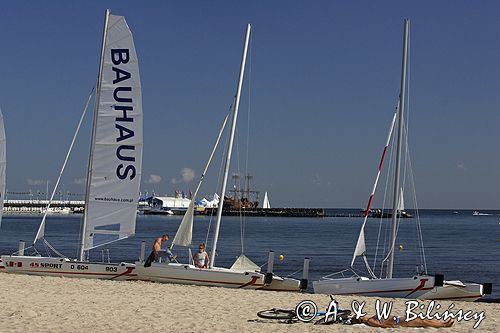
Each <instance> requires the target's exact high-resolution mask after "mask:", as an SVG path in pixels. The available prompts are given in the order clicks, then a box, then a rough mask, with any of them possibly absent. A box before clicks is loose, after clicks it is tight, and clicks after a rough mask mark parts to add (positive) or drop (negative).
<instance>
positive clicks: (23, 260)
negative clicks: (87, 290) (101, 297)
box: [0, 255, 136, 280]
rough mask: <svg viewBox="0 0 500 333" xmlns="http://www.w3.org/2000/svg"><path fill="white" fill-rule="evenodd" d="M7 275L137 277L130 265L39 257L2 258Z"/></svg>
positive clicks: (117, 278) (102, 277)
mask: <svg viewBox="0 0 500 333" xmlns="http://www.w3.org/2000/svg"><path fill="white" fill-rule="evenodd" d="M1 261H2V263H3V267H4V268H3V269H1V270H0V271H4V272H6V273H13V274H28V275H39V276H62V277H70V278H87V279H106V280H133V279H135V277H136V273H135V272H134V270H135V265H134V264H129V263H119V264H116V263H93V262H81V261H76V260H71V259H68V258H51V257H37V256H11V255H4V256H2V257H1Z"/></svg>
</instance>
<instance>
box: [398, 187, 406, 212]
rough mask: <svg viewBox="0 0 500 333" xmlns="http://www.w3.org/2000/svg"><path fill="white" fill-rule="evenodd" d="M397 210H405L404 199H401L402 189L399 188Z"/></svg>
mask: <svg viewBox="0 0 500 333" xmlns="http://www.w3.org/2000/svg"><path fill="white" fill-rule="evenodd" d="M398 210H399V211H400V212H402V211H404V210H405V199H404V197H403V188H401V193H400V195H399V205H398Z"/></svg>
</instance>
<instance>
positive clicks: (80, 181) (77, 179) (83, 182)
mask: <svg viewBox="0 0 500 333" xmlns="http://www.w3.org/2000/svg"><path fill="white" fill-rule="evenodd" d="M85 181H86V179H85V178H75V179H73V183H74V184H77V185H83V184H85Z"/></svg>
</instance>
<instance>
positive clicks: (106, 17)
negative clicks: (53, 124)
mask: <svg viewBox="0 0 500 333" xmlns="http://www.w3.org/2000/svg"><path fill="white" fill-rule="evenodd" d="M109 14H110V10H109V9H106V12H105V15H104V30H103V33H102V45H101V59H100V61H99V75H98V76H97V85H96V87H97V90H96V95H95V104H94V118H93V122H92V139H91V142H90V154H89V164H88V169H87V185H86V187H85V210H84V215H83V223H82V230H81V239H80V249H79V256H78V258H79V260H80V261H84V260H85V229H86V226H87V219H88V209H87V208H88V203H89V197H90V181H91V178H92V164H93V160H94V146H95V133H96V125H97V114H98V112H99V101H100V97H101V81H102V68H103V65H104V49H105V46H106V45H105V44H106V33H107V31H108V21H109Z"/></svg>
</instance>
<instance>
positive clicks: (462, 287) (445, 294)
mask: <svg viewBox="0 0 500 333" xmlns="http://www.w3.org/2000/svg"><path fill="white" fill-rule="evenodd" d="M483 290H484V289H483V285H482V284H480V283H462V282H460V281H444V284H443V286H441V287H434V288H433V289H431V290H429V291H428V292H426V293H424V294H423V295H422V296H420V297H419V298H420V299H428V300H457V301H469V302H474V301H475V300H478V299H480V298H481V297H483V296H484V291H483Z"/></svg>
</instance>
